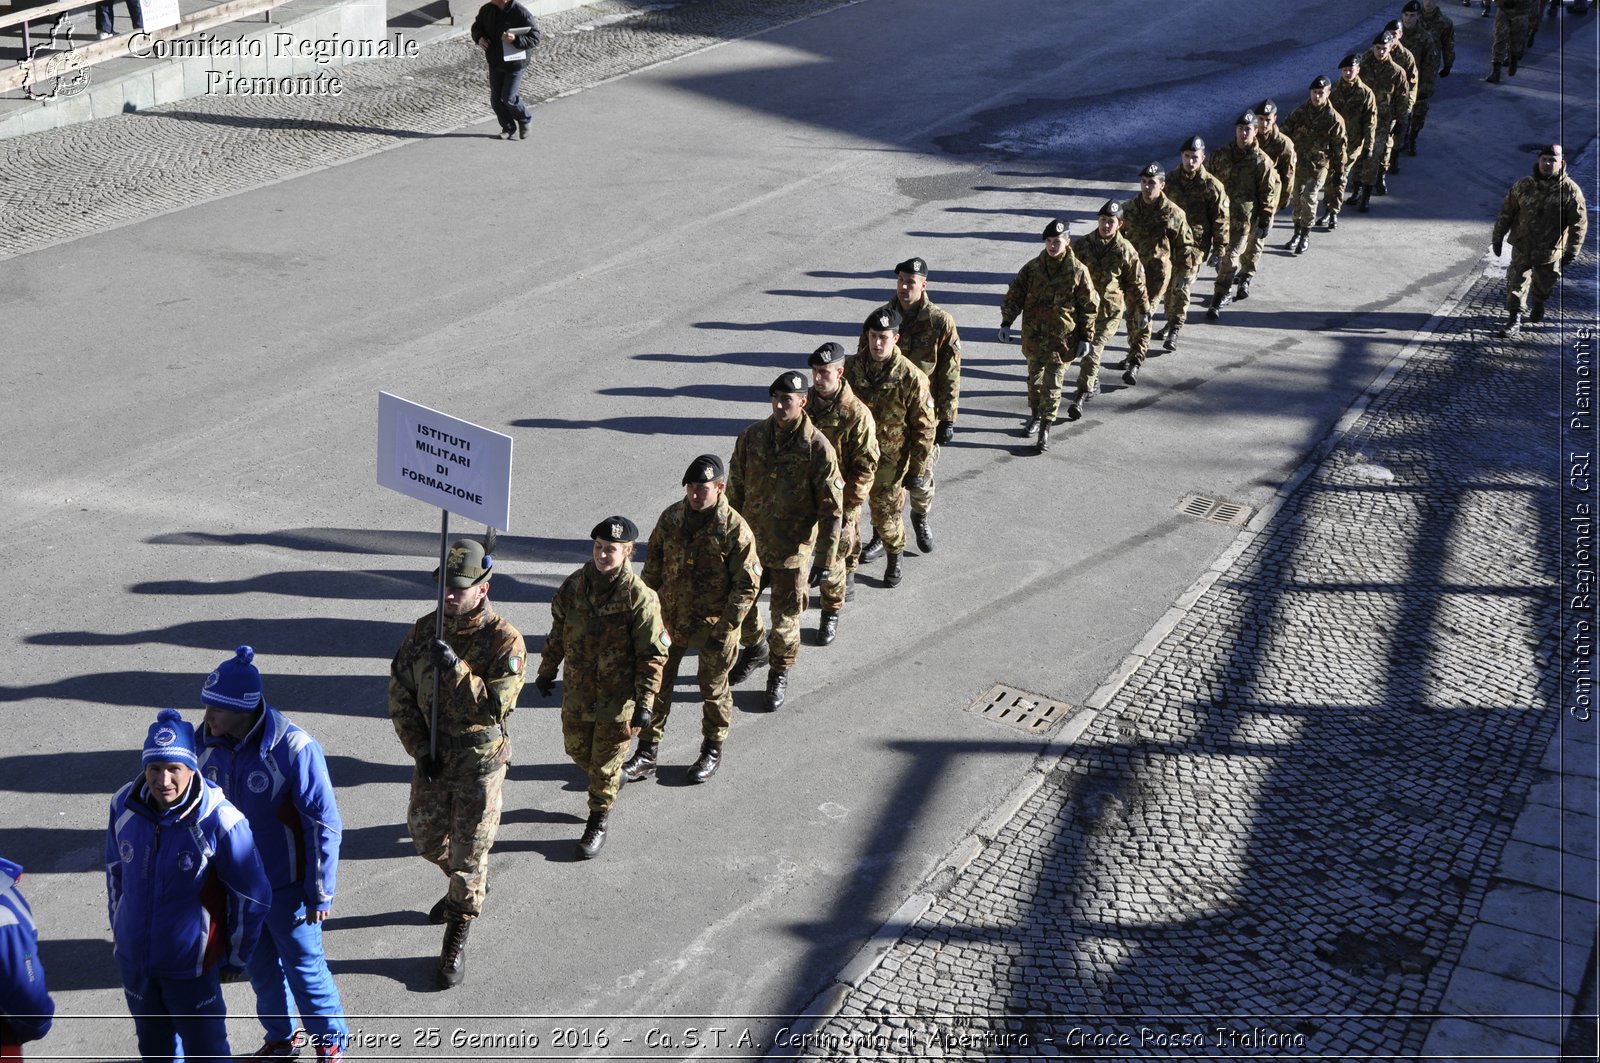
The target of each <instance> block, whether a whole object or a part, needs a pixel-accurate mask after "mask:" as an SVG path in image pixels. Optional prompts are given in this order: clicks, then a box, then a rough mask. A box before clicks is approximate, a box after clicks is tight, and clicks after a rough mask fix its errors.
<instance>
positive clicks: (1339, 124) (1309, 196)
mask: <svg viewBox="0 0 1600 1063" xmlns="http://www.w3.org/2000/svg"><path fill="white" fill-rule="evenodd" d="M1332 91H1333V85H1332V84H1331V83H1330V82H1329V81H1328V79H1327V78H1325V77H1323V76H1322V75H1321V74H1318V75H1317V76H1316V77H1315V78H1314V79H1312V82H1311V87H1310V90H1309V94H1308V95H1307V96H1306V102H1305V103H1302V104H1301V105H1300V106H1299V107H1296V108H1295V109H1294V111H1293V112H1292V113H1291V114H1290V115H1289V119H1288V121H1286V122H1284V123H1283V131H1284V132H1285V133H1286V134H1288V136H1289V137H1290V138H1291V139H1292V140H1293V141H1294V144H1295V156H1296V159H1297V162H1296V169H1295V175H1294V184H1293V185H1292V186H1290V187H1291V188H1292V189H1293V191H1294V236H1292V237H1290V239H1289V242H1288V243H1287V244H1285V245H1284V247H1285V249H1286V250H1289V251H1293V252H1294V253H1295V254H1297V255H1303V254H1305V251H1306V245H1307V244H1308V243H1310V241H1311V224H1312V221H1313V220H1314V219H1315V218H1316V216H1317V197H1318V196H1319V195H1320V194H1321V193H1322V189H1323V186H1324V185H1327V184H1333V185H1337V186H1340V187H1343V185H1344V168H1345V164H1346V161H1347V159H1346V155H1345V132H1344V119H1343V118H1341V117H1339V112H1338V111H1336V110H1334V108H1333V105H1332V104H1331V103H1329V102H1328V101H1329V97H1330V96H1331V95H1332Z"/></svg>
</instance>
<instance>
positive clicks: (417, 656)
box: [389, 533, 527, 988]
mask: <svg viewBox="0 0 1600 1063" xmlns="http://www.w3.org/2000/svg"><path fill="white" fill-rule="evenodd" d="M493 547H494V540H493V538H492V533H491V537H490V538H489V539H488V549H487V550H486V549H485V547H484V546H483V545H480V544H479V543H478V542H477V541H476V540H473V539H457V540H456V541H455V542H453V543H451V544H450V548H449V550H448V551H447V553H446V555H445V570H444V580H445V590H444V624H443V630H444V637H443V638H439V637H437V630H438V615H437V614H436V613H428V614H427V615H426V616H423V617H421V618H419V619H418V620H417V622H416V623H415V624H413V625H412V627H411V631H410V632H409V633H408V634H407V635H406V637H405V639H404V641H402V642H401V643H400V649H399V650H397V651H396V652H395V655H394V661H393V663H392V664H391V665H390V666H389V719H390V721H391V722H392V723H393V724H394V730H395V734H397V735H399V736H400V744H401V745H402V746H404V747H405V751H406V753H407V755H409V756H410V757H412V758H413V759H414V760H415V761H416V770H415V771H413V772H412V775H411V803H410V807H409V808H408V809H407V810H406V826H407V827H408V828H409V829H410V831H411V840H412V842H413V843H414V844H415V845H416V847H417V852H418V853H419V854H420V855H421V856H422V858H423V859H424V860H427V861H428V862H429V863H432V864H436V865H438V867H439V869H440V870H441V871H443V872H444V873H445V877H446V879H447V881H448V887H447V889H446V892H445V896H444V898H443V899H442V900H441V902H440V903H438V904H435V905H434V906H433V908H432V909H431V910H430V911H429V913H428V919H429V921H430V922H433V923H440V922H442V923H444V924H445V932H444V947H443V949H442V950H441V951H440V953H439V969H438V977H439V982H440V985H441V986H443V987H445V988H448V987H450V986H454V985H459V984H460V982H461V980H462V978H463V977H465V975H466V969H467V955H466V949H467V931H468V930H470V929H471V928H472V923H473V921H474V920H476V919H477V918H478V916H480V915H482V914H483V900H484V896H485V895H486V894H487V892H488V884H489V850H490V849H491V848H492V847H493V846H494V838H495V834H496V832H497V831H498V830H499V828H500V806H501V788H502V786H503V785H504V783H505V778H506V766H507V765H508V764H510V762H511V738H510V736H509V735H508V734H507V733H506V719H507V717H509V716H510V715H511V713H512V711H513V710H514V709H515V708H516V707H517V695H518V694H519V693H521V692H522V680H523V674H524V668H523V662H524V659H525V658H526V656H527V648H526V647H525V646H524V645H523V642H522V635H521V634H520V633H518V631H517V629H516V628H514V627H512V626H511V624H510V623H509V622H508V621H507V620H506V619H505V618H504V617H502V616H500V614H499V613H496V612H495V610H494V606H493V605H491V604H490V603H489V577H490V570H491V569H492V568H493V566H494V555H493V553H492V552H491V551H492V550H493ZM438 578H439V573H438V571H437V570H435V572H434V579H438ZM436 673H437V675H438V686H437V690H438V696H439V712H438V723H439V733H438V735H437V736H436V737H437V741H436V747H437V753H436V754H435V755H430V752H429V745H430V743H429V733H430V729H431V721H432V719H433V698H434V690H435V684H434V676H435V674H436Z"/></svg>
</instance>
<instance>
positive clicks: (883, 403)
mask: <svg viewBox="0 0 1600 1063" xmlns="http://www.w3.org/2000/svg"><path fill="white" fill-rule="evenodd" d="M844 379H845V383H847V384H849V385H850V390H852V391H854V392H855V393H856V397H857V398H859V399H860V400H861V401H862V402H863V403H864V404H865V405H866V407H867V409H869V410H871V411H872V422H873V428H874V430H875V431H876V432H877V436H878V471H877V472H876V474H874V476H873V480H872V492H871V494H870V495H869V496H868V501H869V508H870V509H871V510H872V530H873V531H874V532H875V533H877V535H878V537H879V538H880V539H882V540H883V546H884V549H886V550H888V551H889V553H891V554H898V553H900V552H901V551H902V550H904V549H905V546H906V526H905V523H904V521H903V519H902V518H901V513H900V511H901V509H903V508H904V506H905V503H906V488H905V486H904V485H905V481H906V480H908V479H912V478H914V477H917V476H921V475H925V474H926V473H927V470H928V463H929V462H930V461H932V460H933V433H934V429H935V428H937V427H938V424H937V421H936V419H935V417H934V414H933V396H932V395H931V394H930V393H929V390H928V377H927V375H926V374H925V373H923V371H922V370H920V369H918V368H917V367H916V366H914V365H912V364H911V360H910V359H908V358H907V357H906V356H905V355H903V354H901V353H900V348H899V347H896V348H895V350H894V354H892V355H890V356H889V357H888V358H886V359H884V360H883V361H882V362H874V361H873V360H872V358H871V356H870V355H860V354H858V355H856V356H855V357H854V358H851V359H850V360H849V361H847V362H845V364H844Z"/></svg>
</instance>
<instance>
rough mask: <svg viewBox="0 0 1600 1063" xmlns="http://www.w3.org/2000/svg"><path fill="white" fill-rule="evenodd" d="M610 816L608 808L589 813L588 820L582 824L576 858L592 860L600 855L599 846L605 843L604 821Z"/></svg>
mask: <svg viewBox="0 0 1600 1063" xmlns="http://www.w3.org/2000/svg"><path fill="white" fill-rule="evenodd" d="M610 818H611V811H610V809H607V810H606V811H604V812H590V813H589V822H588V823H586V824H585V825H584V828H583V837H581V838H579V839H578V859H580V860H593V859H594V858H595V857H596V856H598V855H600V847H601V846H602V845H604V844H605V843H606V821H607V820H609V819H610Z"/></svg>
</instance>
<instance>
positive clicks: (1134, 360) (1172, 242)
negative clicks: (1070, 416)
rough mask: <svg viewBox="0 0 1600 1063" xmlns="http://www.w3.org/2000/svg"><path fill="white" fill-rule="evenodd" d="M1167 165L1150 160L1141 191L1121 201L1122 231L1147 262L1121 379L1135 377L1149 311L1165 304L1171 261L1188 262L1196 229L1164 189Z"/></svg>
mask: <svg viewBox="0 0 1600 1063" xmlns="http://www.w3.org/2000/svg"><path fill="white" fill-rule="evenodd" d="M1166 187H1167V171H1166V170H1164V169H1162V168H1161V164H1160V163H1158V162H1152V163H1150V164H1149V165H1148V166H1146V167H1145V168H1144V169H1143V170H1140V171H1139V194H1138V195H1136V196H1134V197H1133V198H1132V199H1130V200H1128V202H1127V203H1126V204H1124V205H1123V208H1122V212H1123V218H1122V231H1123V236H1124V238H1125V239H1126V240H1127V241H1128V243H1130V244H1132V245H1133V249H1134V251H1136V252H1137V253H1138V255H1139V261H1140V262H1141V263H1142V264H1143V266H1144V282H1145V312H1144V313H1143V314H1142V315H1140V316H1139V318H1138V319H1137V320H1136V321H1135V322H1134V325H1135V327H1133V328H1130V329H1129V330H1128V368H1127V371H1126V372H1125V373H1124V374H1123V380H1125V381H1127V382H1128V383H1129V384H1133V383H1135V382H1137V380H1138V378H1139V367H1140V366H1142V365H1144V358H1145V352H1146V351H1148V350H1149V348H1150V316H1151V314H1152V313H1154V311H1155V308H1156V307H1157V306H1160V305H1161V301H1162V299H1163V298H1164V297H1165V296H1166V294H1167V285H1168V283H1169V282H1170V281H1171V280H1172V272H1173V261H1174V260H1176V261H1177V263H1178V267H1179V268H1180V269H1182V268H1186V265H1187V263H1188V261H1189V258H1190V252H1191V251H1192V250H1193V248H1194V231H1193V230H1192V229H1190V228H1189V221H1188V219H1187V218H1186V217H1185V216H1184V213H1183V209H1182V208H1181V207H1179V206H1178V205H1177V204H1176V203H1174V202H1172V200H1170V199H1168V198H1167V197H1166V195H1165V191H1166Z"/></svg>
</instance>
